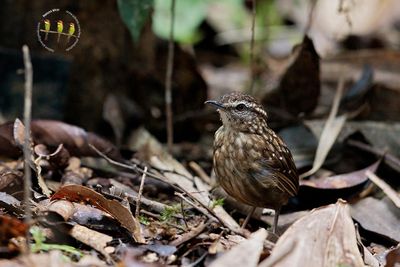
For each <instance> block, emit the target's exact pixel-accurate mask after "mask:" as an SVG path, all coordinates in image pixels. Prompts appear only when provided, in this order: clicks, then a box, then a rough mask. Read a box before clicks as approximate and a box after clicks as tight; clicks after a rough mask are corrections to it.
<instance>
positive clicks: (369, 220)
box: [351, 197, 400, 242]
mask: <svg viewBox="0 0 400 267" xmlns="http://www.w3.org/2000/svg"><path fill="white" fill-rule="evenodd" d="M351 215H352V217H353V218H354V219H355V220H356V221H357V222H358V223H359V224H360V225H361V227H362V228H364V229H365V230H368V231H371V232H375V233H378V234H380V235H383V236H386V237H387V238H389V239H391V240H395V241H396V242H400V209H398V208H397V207H396V206H395V205H393V203H392V202H391V201H390V200H389V199H385V200H378V199H375V198H372V197H368V198H365V199H363V200H361V201H359V202H357V203H356V204H354V205H352V207H351Z"/></svg>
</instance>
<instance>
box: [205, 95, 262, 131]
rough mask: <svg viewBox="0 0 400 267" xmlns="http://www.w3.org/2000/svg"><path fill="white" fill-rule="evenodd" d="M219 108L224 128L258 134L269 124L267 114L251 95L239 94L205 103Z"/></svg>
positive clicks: (224, 96)
mask: <svg viewBox="0 0 400 267" xmlns="http://www.w3.org/2000/svg"><path fill="white" fill-rule="evenodd" d="M205 103H206V104H210V105H212V106H214V107H216V108H217V110H218V112H219V114H220V116H221V120H222V123H223V125H224V127H227V128H231V129H234V130H237V131H241V132H253V133H257V132H260V131H262V127H263V126H264V125H266V123H267V113H266V112H265V110H264V109H263V107H262V106H261V105H260V104H259V103H258V102H257V101H256V100H255V99H254V98H253V97H252V96H250V95H246V94H243V93H239V92H234V93H230V94H226V95H223V96H222V97H221V98H220V99H219V100H217V101H215V100H208V101H206V102H205Z"/></svg>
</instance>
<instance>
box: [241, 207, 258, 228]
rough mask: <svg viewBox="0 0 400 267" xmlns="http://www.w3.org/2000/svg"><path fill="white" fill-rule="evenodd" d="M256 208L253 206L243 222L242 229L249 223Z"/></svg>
mask: <svg viewBox="0 0 400 267" xmlns="http://www.w3.org/2000/svg"><path fill="white" fill-rule="evenodd" d="M255 210H256V207H252V208H251V210H250V212H249V214H248V215H247V217H246V219H245V220H244V222H243V224H242V227H241V228H242V229H244V228H245V227H246V225H247V223H248V222H249V220H250V218H251V216H252V215H253V213H254V211H255Z"/></svg>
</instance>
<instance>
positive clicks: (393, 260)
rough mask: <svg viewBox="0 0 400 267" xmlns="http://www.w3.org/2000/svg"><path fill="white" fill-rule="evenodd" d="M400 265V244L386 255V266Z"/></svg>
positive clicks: (394, 266) (395, 266) (396, 266)
mask: <svg viewBox="0 0 400 267" xmlns="http://www.w3.org/2000/svg"><path fill="white" fill-rule="evenodd" d="M399 266H400V245H397V247H396V248H395V249H392V250H391V251H390V252H389V253H388V254H387V255H386V265H385V267H399Z"/></svg>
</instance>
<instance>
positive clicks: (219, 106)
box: [204, 100, 225, 109]
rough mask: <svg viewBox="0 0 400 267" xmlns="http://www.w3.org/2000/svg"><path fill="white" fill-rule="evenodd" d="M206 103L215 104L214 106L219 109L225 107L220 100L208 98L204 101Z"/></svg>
mask: <svg viewBox="0 0 400 267" xmlns="http://www.w3.org/2000/svg"><path fill="white" fill-rule="evenodd" d="M204 104H210V105H213V106H214V107H217V108H219V109H224V108H225V107H224V106H223V105H222V104H221V103H219V102H218V101H215V100H207V101H206V102H204Z"/></svg>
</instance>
